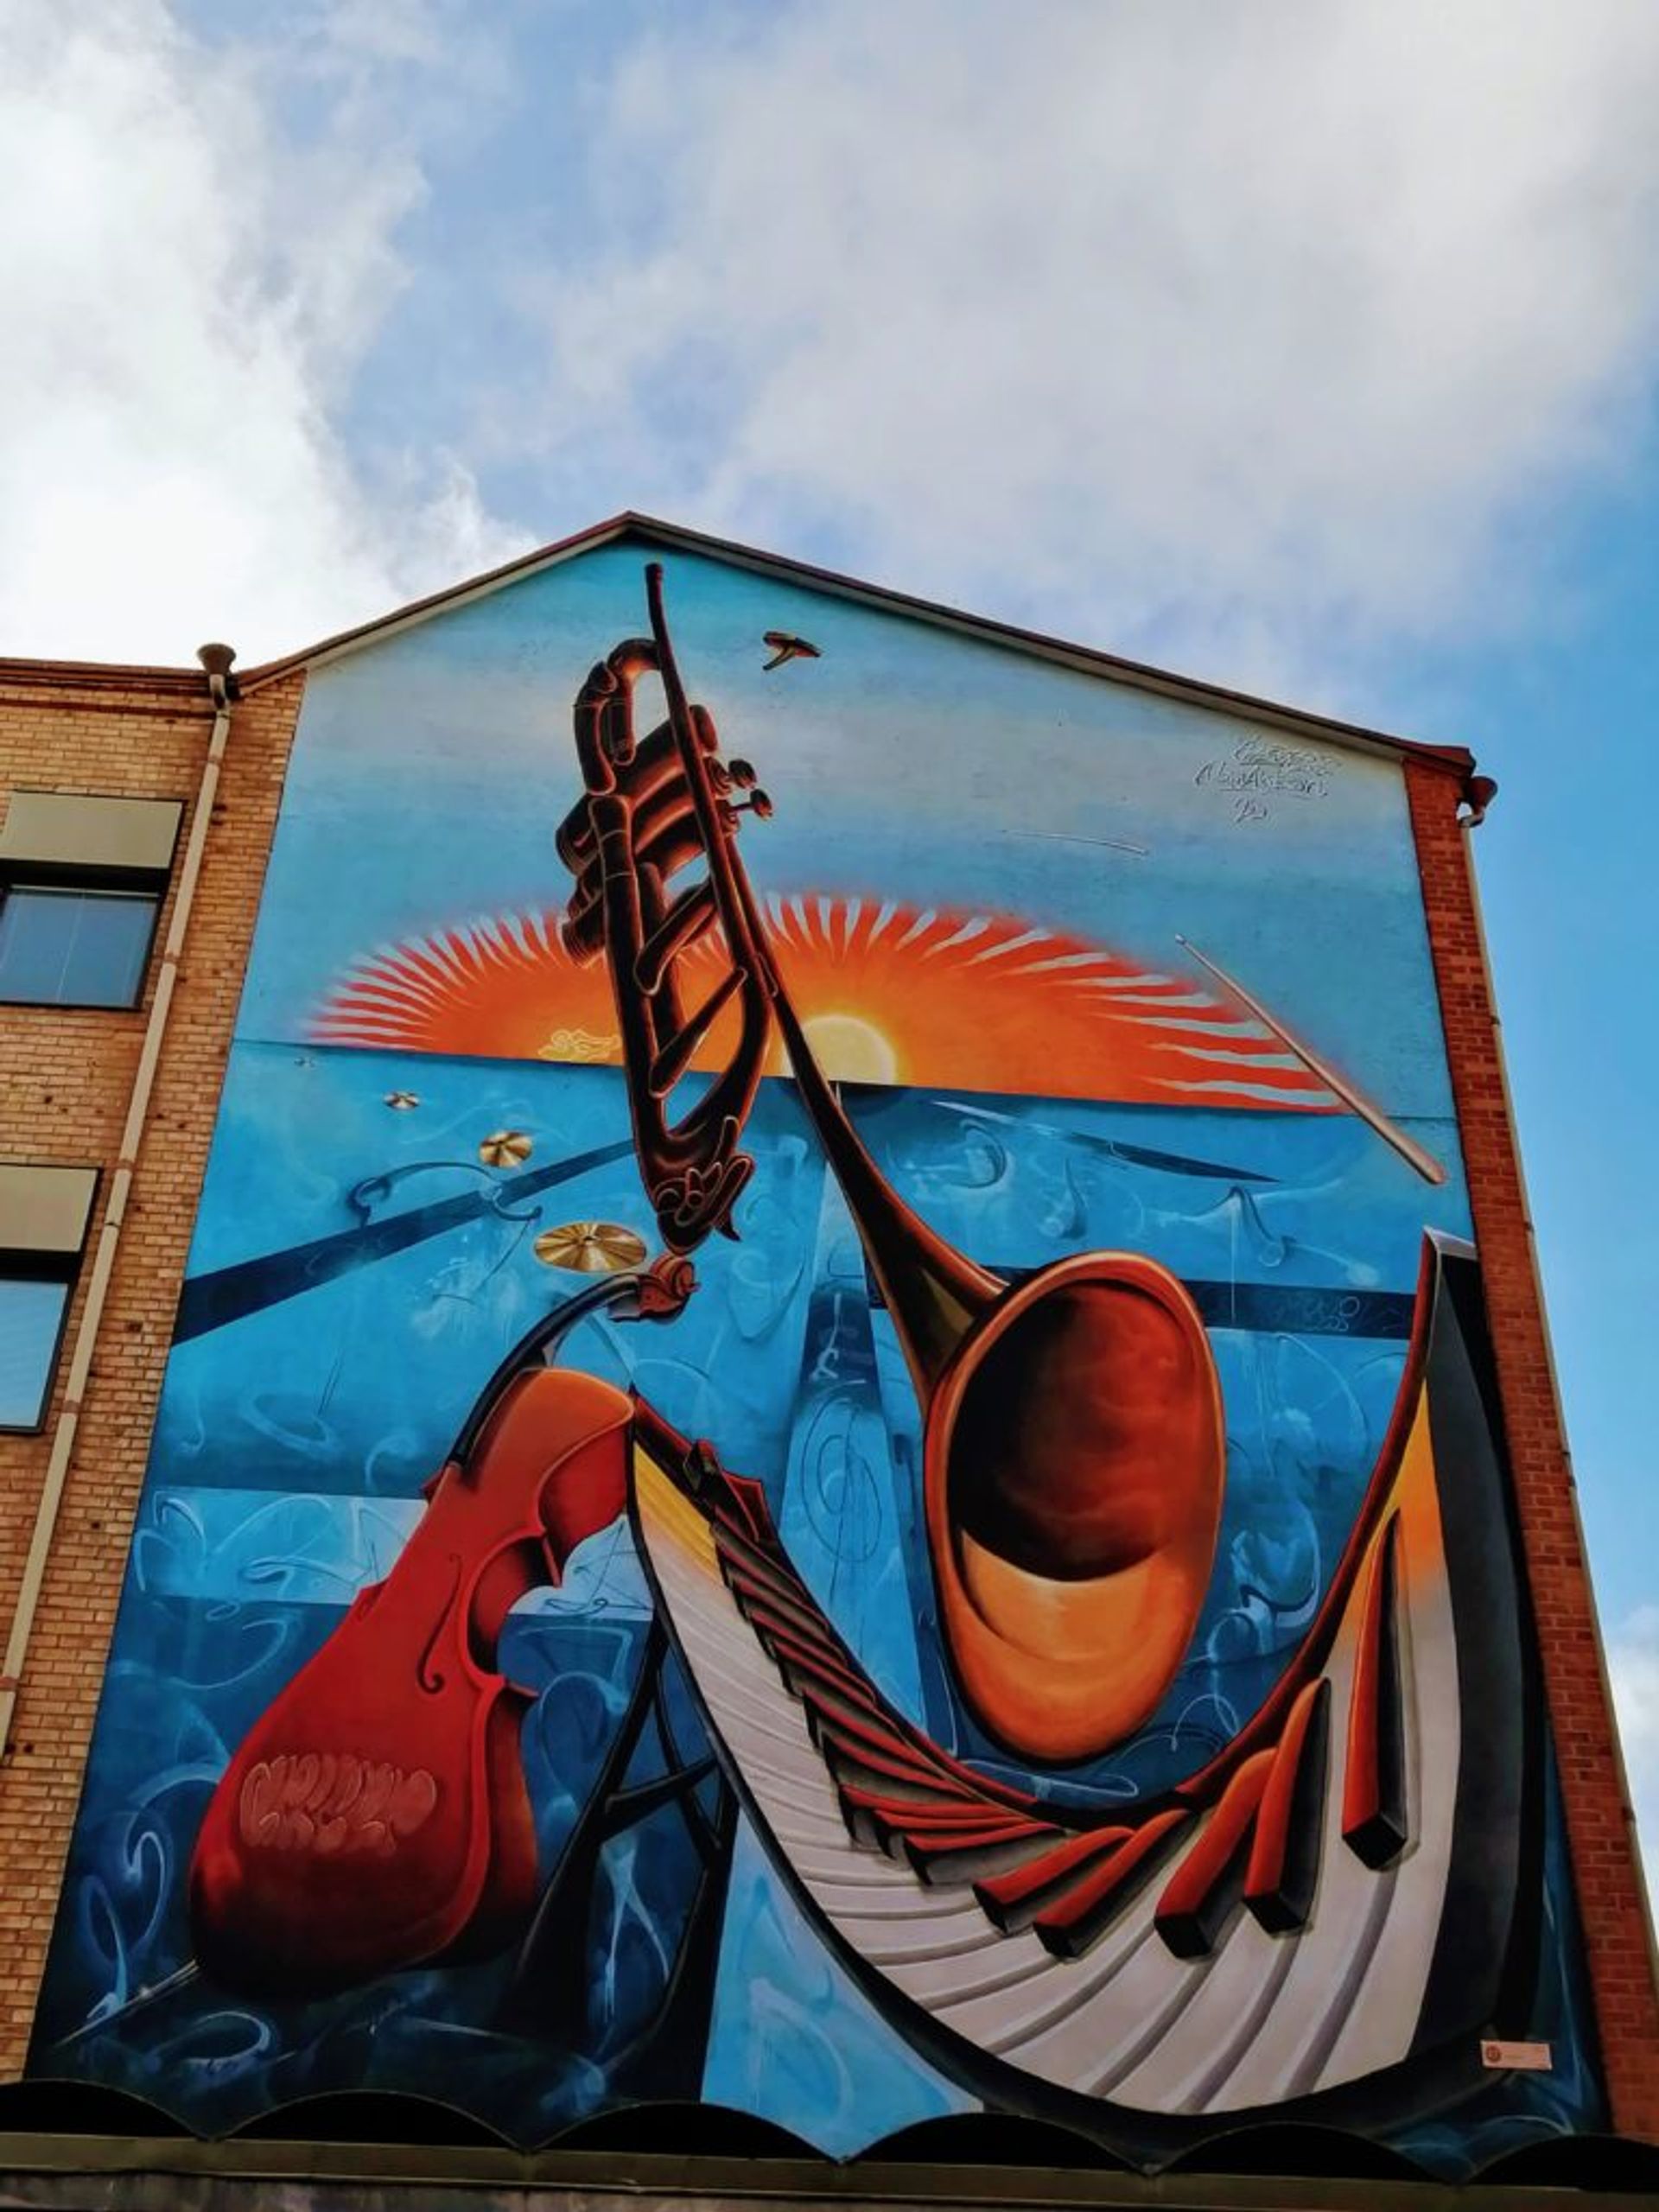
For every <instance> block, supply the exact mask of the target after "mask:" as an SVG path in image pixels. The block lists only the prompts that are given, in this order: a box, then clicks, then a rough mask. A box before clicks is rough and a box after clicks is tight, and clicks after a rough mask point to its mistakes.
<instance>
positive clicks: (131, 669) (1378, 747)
mask: <svg viewBox="0 0 1659 2212" xmlns="http://www.w3.org/2000/svg"><path fill="white" fill-rule="evenodd" d="M627 537H635V538H639V539H640V540H642V541H644V542H645V543H648V544H652V545H658V546H661V547H664V548H666V549H668V550H680V551H682V552H688V553H702V554H707V555H709V556H711V557H712V558H714V559H716V560H722V561H727V562H729V563H732V564H734V566H737V567H740V568H747V569H753V570H755V571H757V572H758V573H760V574H762V575H776V576H779V577H783V578H785V579H786V580H788V581H790V582H798V583H803V584H807V585H810V586H811V587H812V588H814V589H816V590H819V591H823V592H829V593H831V594H835V595H836V597H838V598H843V599H852V600H857V601H863V602H864V603H866V604H868V605H870V606H874V607H882V608H886V609H887V610H889V611H891V612H892V613H898V614H904V615H908V616H910V617H911V618H912V619H913V620H917V621H921V622H928V623H931V624H933V625H934V626H936V627H938V628H941V629H947V630H954V631H957V632H961V633H962V634H963V635H965V636H969V637H974V638H979V639H984V640H985V641H986V642H987V643H989V644H992V645H1001V646H1003V647H1005V648H1007V650H1008V651H1010V652H1023V653H1027V654H1030V655H1032V656H1033V658H1037V659H1040V660H1047V661H1052V662H1055V663H1058V664H1060V665H1062V666H1065V667H1070V668H1075V669H1077V670H1079V671H1082V672H1083V673H1084V674H1089V675H1095V676H1103V677H1109V678H1110V679H1112V680H1113V681H1115V682H1117V683H1128V684H1131V685H1133V686H1135V688H1136V689H1138V690H1145V691H1153V692H1156V693H1159V694H1160V695H1162V696H1165V697H1168V698H1177V699H1184V700H1187V701H1189V702H1192V704H1194V705H1196V706H1202V707H1209V708H1211V709H1217V710H1219V711H1222V712H1224V713H1228V714H1234V715H1237V714H1244V715H1249V716H1250V717H1251V718H1252V719H1253V720H1256V721H1265V722H1268V723H1271V724H1272V725H1273V726H1274V727H1275V728H1280V729H1286V730H1293V731H1296V732H1300V733H1302V734H1310V735H1314V736H1317V737H1319V738H1320V739H1322V740H1323V741H1326V742H1334V743H1337V744H1342V745H1347V746H1352V747H1357V748H1360V749H1363V750H1365V751H1371V752H1382V753H1391V754H1395V755H1396V756H1398V755H1402V754H1403V755H1407V756H1408V757H1410V758H1411V759H1413V760H1421V761H1423V762H1425V763H1426V764H1427V765H1428V766H1433V767H1437V768H1441V769H1444V770H1445V771H1446V772H1447V773H1449V774H1451V775H1454V776H1456V777H1457V778H1459V780H1460V781H1462V782H1465V783H1466V782H1467V781H1468V780H1469V779H1470V778H1471V776H1472V774H1473V772H1474V768H1475V756H1474V755H1473V753H1471V752H1470V751H1469V750H1468V748H1467V747H1465V746H1461V745H1427V744H1424V743H1422V742H1421V741H1419V740H1417V739H1414V738H1407V737H1396V736H1395V735H1393V734H1391V733H1389V731H1387V730H1379V729H1372V728H1367V727H1366V726H1365V725H1364V724H1363V723H1360V722H1350V721H1343V720H1341V719H1340V718H1339V717H1338V716H1335V715H1323V714H1319V713H1316V712H1314V711H1313V710H1312V709H1308V708H1305V707H1294V706H1289V705H1287V704H1286V703H1285V702H1282V701H1280V700H1274V699H1262V698H1258V697H1256V696H1255V695H1253V694H1252V693H1249V692H1247V691H1236V690H1230V689H1229V688H1228V686H1226V685H1224V684H1220V683H1210V682H1207V681H1206V680H1205V679H1204V678H1203V677H1189V676H1179V675H1177V674H1175V673H1174V672H1173V671H1171V670H1168V669H1161V668H1154V667H1151V666H1149V665H1148V664H1147V663H1145V662H1142V661H1134V660H1126V659H1124V658H1122V657H1121V656H1120V655H1118V654H1116V653H1109V652H1102V651H1100V650H1099V649H1098V648H1097V647H1096V646H1092V645H1078V644H1077V643H1075V642H1074V641H1072V640H1071V639H1065V638H1055V637H1050V636H1047V635H1046V634H1045V633H1044V632H1041V631H1039V630H1027V629H1022V628H1020V626H1018V625H1017V624H1014V623H1010V622H999V621H997V620H994V619H993V618H992V617H990V616H988V615H982V614H970V613H967V612H965V611H964V610H963V608H960V607H950V606H946V605H944V604H943V603H942V602H940V601H937V600H929V599H919V598H918V597H916V596H915V595H914V594H912V593H909V592H903V591H896V590H894V589H893V588H891V587H890V586H888V585H886V584H874V583H868V582H865V581H864V580H863V579H861V578H860V577H857V576H849V575H842V574H840V573H838V572H837V571H836V570H835V569H821V568H818V567H816V566H815V565H814V564H813V563H810V562H807V561H797V560H793V559H791V557H790V556H788V555H786V554H780V553H769V552H766V551H765V550H762V549H760V548H759V547H756V546H752V545H743V544H740V543H737V542H736V541H735V540H734V539H730V538H724V537H714V536H712V535H711V534H709V532H707V531H699V530H692V529H690V528H689V527H688V526H687V525H685V524H681V523H671V522H664V521H663V520H662V519H661V518H659V517H658V516H655V515H646V514H639V513H638V512H635V511H633V510H632V509H627V510H625V511H624V512H622V513H620V514H616V515H612V516H610V517H609V518H607V520H605V521H603V522H599V523H594V524H591V525H590V526H589V527H588V529H586V530H581V531H576V532H575V533H574V535H572V536H571V537H563V538H558V539H556V540H555V541H554V543H551V544H549V545H543V546H539V547H537V549H536V550H535V551H533V552H530V553H522V554H520V555H519V556H518V558H517V559H516V560H512V561H507V562H504V563H502V565H501V566H500V567H499V568H496V569H486V571H485V572H484V573H483V574H482V575H476V576H472V577H469V578H467V580H466V581H464V582H461V583H456V584H451V585H448V587H446V588H445V589H444V590H442V591H438V592H432V593H429V594H428V595H427V596H426V597H425V598H423V599H416V600H411V601H410V602H409V603H408V604H407V605H406V606H404V607H394V608H393V609H392V610H391V613H386V614H382V615H378V616H377V617H376V618H375V619H374V620H372V621H370V622H361V623H359V624H357V625H356V626H354V627H353V628H352V629H349V630H341V631H339V632H336V633H335V634H334V636H332V637H328V638H323V639H320V640H319V641H318V642H317V643H316V644H315V645H308V646H305V647H303V648H302V650H301V651H299V652H292V653H285V654H283V657H282V658H280V659H278V660H271V661H265V662H263V663H261V664H258V665H257V666H255V667H252V668H249V669H245V670H238V671H237V675H238V690H239V691H240V692H241V693H242V694H243V695H244V696H245V695H246V694H247V693H249V692H251V691H253V690H257V689H258V688H259V686H260V685H262V684H265V683H273V682H274V681H275V680H276V679H277V677H283V676H288V675H291V674H292V673H293V672H294V671H296V670H298V669H310V668H315V667H317V666H320V665H321V664H324V663H326V662H327V661H331V660H335V659H338V658H341V657H343V656H344V655H345V654H346V653H349V652H356V651H358V650H359V649H360V648H361V647H363V646H365V645H370V644H373V643H376V642H378V640H379V639H383V638H387V637H390V636H391V635H393V634H394V633H395V632H397V631H400V630H404V629H409V628H412V627H413V626H415V625H416V623H420V622H424V621H426V620H429V618H430V617H431V616H433V615H435V614H439V613H443V612H444V611H445V610H446V609H448V608H449V607H459V606H462V605H464V604H465V603H466V602H467V601H469V600H473V599H480V598H482V597H484V596H485V595H486V594H488V593H490V592H493V591H498V590H499V589H501V588H503V587H504V586H505V585H507V584H511V583H516V582H519V581H520V580H521V579H523V578H524V577H525V576H529V575H535V574H536V572H537V570H538V569H544V568H552V567H554V566H555V565H556V563H559V562H561V561H567V560H570V559H573V558H574V557H575V556H576V555H578V554H582V553H587V552H590V551H592V550H594V548H595V547H596V546H600V545H607V544H612V543H616V542H618V541H619V540H620V539H623V538H627ZM7 677H11V678H12V679H13V680H15V681H16V680H21V681H24V682H28V681H31V680H32V681H36V682H39V681H46V680H52V679H54V678H55V679H58V680H61V681H66V682H69V683H78V682H79V683H86V684H87V685H88V686H89V687H97V686H99V685H100V684H120V683H156V684H160V685H166V686H168V688H172V686H173V685H174V684H175V683H188V685H189V686H190V687H191V688H192V689H194V688H196V687H199V686H200V683H201V677H200V672H199V671H197V670H195V669H188V670H186V669H170V668H147V667H139V666H123V665H120V664H115V663H109V664H104V663H99V662H89V661H49V660H22V659H14V658H0V682H3V681H4V680H5V679H6V678H7Z"/></svg>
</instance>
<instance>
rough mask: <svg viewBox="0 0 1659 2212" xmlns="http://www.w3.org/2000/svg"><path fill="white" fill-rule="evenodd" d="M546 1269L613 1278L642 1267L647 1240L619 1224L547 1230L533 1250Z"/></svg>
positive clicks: (577, 1223) (598, 1223)
mask: <svg viewBox="0 0 1659 2212" xmlns="http://www.w3.org/2000/svg"><path fill="white" fill-rule="evenodd" d="M531 1249H532V1250H533V1251H534V1253H535V1255H536V1256H537V1259H538V1260H539V1261H541V1262H542V1263H543V1266H544V1267H549V1268H568V1269H569V1272H570V1273H571V1274H577V1275H613V1274H620V1271H621V1270H622V1269H623V1268H637V1267H640V1266H642V1265H643V1264H644V1262H645V1238H644V1237H643V1236H636V1235H635V1233H634V1231H633V1230H631V1229H625V1228H624V1227H623V1225H622V1224H621V1223H620V1222H617V1221H567V1222H564V1223H563V1224H561V1226H560V1227H558V1228H557V1229H544V1230H543V1231H542V1233H541V1235H540V1236H538V1237H537V1239H536V1242H535V1243H534V1245H533V1246H532V1247H531Z"/></svg>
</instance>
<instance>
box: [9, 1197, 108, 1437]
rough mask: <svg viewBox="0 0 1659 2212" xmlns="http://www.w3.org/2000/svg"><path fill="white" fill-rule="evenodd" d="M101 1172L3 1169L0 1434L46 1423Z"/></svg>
mask: <svg viewBox="0 0 1659 2212" xmlns="http://www.w3.org/2000/svg"><path fill="white" fill-rule="evenodd" d="M97 1187H98V1171H97V1169H96V1168H92V1167H45V1166H33V1165H24V1166H6V1165H4V1164H3V1163H0V1429H20V1428H21V1429H37V1428H39V1427H40V1426H41V1423H42V1422H43V1421H44V1420H45V1419H46V1408H47V1401H48V1398H49V1397H50V1395H51V1391H52V1376H53V1370H54V1369H55V1367H56V1366H57V1363H58V1347H59V1345H60V1344H61V1343H62V1341H63V1325H64V1321H65V1319H66V1318H67V1314H68V1312H69V1298H70V1294H71V1292H72V1291H73V1288H74V1281H75V1275H76V1273H77V1271H78V1270H79V1266H80V1254H81V1247H82V1245H83V1244H84V1243H85V1242H86V1224H87V1222H88V1220H89V1219H90V1218H91V1216H92V1196H93V1193H94V1192H95V1191H96V1189H97Z"/></svg>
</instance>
